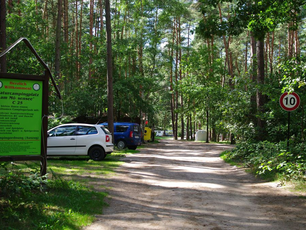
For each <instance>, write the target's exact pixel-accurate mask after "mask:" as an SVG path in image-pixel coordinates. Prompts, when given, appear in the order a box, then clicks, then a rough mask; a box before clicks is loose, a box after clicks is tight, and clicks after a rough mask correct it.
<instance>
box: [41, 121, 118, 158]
mask: <svg viewBox="0 0 306 230" xmlns="http://www.w3.org/2000/svg"><path fill="white" fill-rule="evenodd" d="M113 151H114V145H113V143H112V135H111V133H110V132H109V131H108V129H107V128H105V127H103V126H102V125H91V124H82V123H71V124H64V125H59V126H56V127H54V128H52V129H50V130H49V131H48V139H47V156H77V155H88V156H89V157H90V158H91V159H93V160H95V161H99V160H103V159H104V158H105V157H106V154H110V153H111V152H113Z"/></svg>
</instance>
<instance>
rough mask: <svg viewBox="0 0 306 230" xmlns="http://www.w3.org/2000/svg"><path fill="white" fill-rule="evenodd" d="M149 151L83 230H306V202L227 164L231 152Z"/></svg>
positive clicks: (166, 146) (186, 146) (120, 177)
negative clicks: (224, 157)
mask: <svg viewBox="0 0 306 230" xmlns="http://www.w3.org/2000/svg"><path fill="white" fill-rule="evenodd" d="M146 146H147V148H145V149H142V150H141V152H140V153H139V154H134V155H129V156H127V157H126V158H125V161H126V163H125V164H124V165H123V166H121V167H120V168H119V169H118V170H117V173H116V175H114V176H112V177H111V178H108V179H106V180H104V182H103V186H106V187H107V188H108V189H107V191H108V192H109V194H110V198H109V199H108V203H109V205H110V206H109V207H108V208H105V209H104V210H103V214H102V215H98V216H97V221H96V222H95V223H94V224H92V225H91V226H87V227H86V228H84V230H100V229H133V230H138V229H148V230H151V229H175V230H178V229H277V230H280V229H284V230H285V229H286V230H288V229H306V218H305V217H306V212H305V211H306V200H305V199H302V198H299V197H297V196H295V195H293V194H291V193H289V192H287V191H286V190H285V189H284V188H279V187H277V186H276V184H275V183H263V182H261V181H259V180H257V179H255V178H254V177H253V176H251V175H249V174H247V173H245V172H244V171H243V170H241V169H237V168H236V167H232V166H230V165H228V164H225V163H224V162H223V161H222V159H220V158H219V154H220V153H221V152H222V151H224V150H225V149H227V148H230V146H228V145H220V144H203V143H196V142H180V141H171V140H164V141H162V142H161V143H159V144H148V145H146Z"/></svg>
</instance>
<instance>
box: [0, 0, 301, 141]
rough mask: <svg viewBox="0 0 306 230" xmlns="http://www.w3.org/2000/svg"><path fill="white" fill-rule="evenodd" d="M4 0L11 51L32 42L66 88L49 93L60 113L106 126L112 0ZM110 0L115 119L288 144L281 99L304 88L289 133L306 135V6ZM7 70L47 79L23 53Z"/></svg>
mask: <svg viewBox="0 0 306 230" xmlns="http://www.w3.org/2000/svg"><path fill="white" fill-rule="evenodd" d="M3 2H4V3H5V8H6V13H5V15H4V14H3V11H1V18H3V16H5V21H4V22H5V25H4V24H3V20H1V22H2V23H1V30H2V32H3V28H4V29H5V33H6V34H5V35H6V37H5V38H6V39H5V41H3V36H2V37H1V47H2V49H4V48H5V46H6V47H7V46H9V45H10V44H12V43H13V42H15V41H16V40H18V39H19V38H20V37H26V38H27V39H28V40H29V41H30V42H31V43H32V45H33V46H34V48H35V49H36V50H37V52H38V53H39V55H40V56H41V57H42V58H43V60H44V61H45V62H46V63H47V64H48V66H49V68H50V69H51V71H52V74H53V76H54V78H55V80H56V82H57V84H58V87H59V89H60V91H61V94H62V96H63V100H62V101H60V100H58V99H57V97H56V94H55V92H52V91H51V93H50V98H49V113H50V115H53V116H54V117H59V116H61V115H64V116H66V117H67V116H68V117H70V118H71V119H75V118H78V119H80V118H84V119H85V118H86V119H87V120H86V119H85V120H86V121H88V118H92V119H91V120H90V121H91V122H97V121H99V120H100V121H105V117H106V114H107V99H108V98H107V64H106V57H107V49H106V47H107V46H106V26H105V3H104V1H103V0H73V1H72V0H48V1H42V0H18V1H12V0H8V1H1V3H2V4H3ZM110 3H111V27H112V34H111V35H112V52H113V95H114V105H113V106H114V120H115V121H120V120H126V119H129V120H131V121H137V122H140V123H141V124H142V125H144V124H145V121H148V125H149V126H151V127H153V126H154V127H155V128H162V129H170V130H173V133H174V137H175V139H177V138H179V137H181V138H184V137H185V138H187V139H190V138H194V133H195V131H196V130H199V129H205V130H206V129H207V130H208V131H209V137H210V140H212V141H218V140H221V139H225V138H227V139H230V137H232V138H233V137H235V138H236V139H238V140H255V141H263V140H267V141H271V142H279V141H284V140H286V138H287V132H288V131H287V128H288V120H287V112H286V111H284V110H282V109H281V107H280V106H279V97H280V96H281V94H282V93H283V92H296V93H298V94H299V96H300V98H301V105H300V107H299V108H298V109H297V110H296V111H294V112H291V121H292V122H291V126H290V135H291V138H292V139H293V140H295V141H297V142H299V141H301V140H304V135H305V127H304V124H305V114H304V107H305V99H306V94H305V84H306V83H305V82H306V76H305V66H306V57H305V29H304V27H305V7H306V3H305V1H302V0H297V1H289V0H287V1H286V0H281V1H272V0H263V1H258V0H255V1H249V0H235V1H223V0H218V1H211V0H197V1H194V0H163V1H160V0H135V1H120V0H112V1H110ZM3 8H4V6H3V5H1V9H3ZM1 71H2V72H3V71H7V72H10V73H24V74H29V73H30V74H42V71H43V68H42V67H41V66H40V64H39V63H38V62H37V61H36V59H35V57H34V56H33V55H32V54H31V53H30V52H28V51H27V49H26V48H23V47H22V46H21V47H18V49H16V50H14V51H12V52H10V53H9V55H7V56H6V64H5V65H3V63H2V62H1ZM50 90H52V87H50ZM103 119H104V120H103ZM58 122H63V121H58ZM54 123H55V122H54V121H53V123H52V124H54Z"/></svg>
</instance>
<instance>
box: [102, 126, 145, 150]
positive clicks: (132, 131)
mask: <svg viewBox="0 0 306 230" xmlns="http://www.w3.org/2000/svg"><path fill="white" fill-rule="evenodd" d="M100 125H104V126H105V127H106V128H108V123H107V122H105V123H101V124H100ZM114 138H115V145H117V147H118V149H120V150H121V149H124V148H126V147H128V148H129V149H133V150H135V149H136V148H137V146H139V145H141V130H140V126H139V124H137V123H130V122H114Z"/></svg>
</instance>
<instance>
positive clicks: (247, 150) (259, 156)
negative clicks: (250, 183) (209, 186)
mask: <svg viewBox="0 0 306 230" xmlns="http://www.w3.org/2000/svg"><path fill="white" fill-rule="evenodd" d="M222 158H223V159H224V160H226V161H227V162H235V163H236V164H240V165H242V166H244V167H246V168H249V169H250V170H251V172H253V173H255V174H256V175H259V176H261V177H262V178H264V179H267V180H281V181H283V182H286V181H300V182H304V181H305V179H306V176H305V173H306V144H305V143H299V144H295V145H293V144H292V145H291V146H290V148H289V149H288V148H287V142H279V143H271V142H268V141H264V142H259V143H251V142H243V143H240V144H238V145H237V146H236V148H235V149H233V150H231V151H227V152H225V153H224V154H223V156H222Z"/></svg>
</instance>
